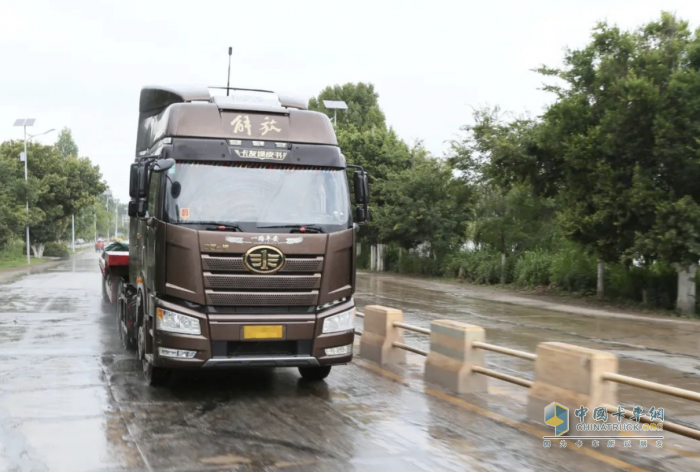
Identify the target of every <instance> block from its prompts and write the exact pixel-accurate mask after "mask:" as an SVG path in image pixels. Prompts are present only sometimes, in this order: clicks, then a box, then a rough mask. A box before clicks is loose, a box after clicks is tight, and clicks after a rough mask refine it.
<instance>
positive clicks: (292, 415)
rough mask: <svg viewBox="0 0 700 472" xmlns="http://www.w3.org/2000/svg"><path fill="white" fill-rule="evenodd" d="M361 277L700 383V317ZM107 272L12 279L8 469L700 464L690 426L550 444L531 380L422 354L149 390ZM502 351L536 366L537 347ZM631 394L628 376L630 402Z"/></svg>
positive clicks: (520, 369) (629, 368)
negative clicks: (430, 365) (457, 378)
mask: <svg viewBox="0 0 700 472" xmlns="http://www.w3.org/2000/svg"><path fill="white" fill-rule="evenodd" d="M358 280H359V284H360V286H359V293H358V296H357V300H358V304H359V305H364V304H368V303H381V304H384V305H389V306H396V307H400V308H403V309H404V310H405V311H406V320H407V321H409V322H412V323H415V324H420V325H424V326H427V325H428V324H429V321H430V319H435V318H442V317H447V318H452V319H461V320H464V321H468V322H471V323H474V324H481V325H482V326H484V327H485V328H486V329H487V340H488V341H490V342H495V343H498V344H503V345H507V346H510V347H516V348H520V349H524V350H529V351H532V350H533V349H534V346H535V344H536V342H537V341H538V340H559V341H567V342H578V343H581V344H584V345H591V346H598V347H601V346H602V347H603V348H605V349H612V350H615V351H616V352H618V354H619V355H620V356H625V357H623V361H622V363H621V372H622V373H628V374H635V375H639V376H642V374H645V377H646V378H651V379H655V380H661V379H668V380H669V382H670V381H673V383H674V384H676V385H679V386H685V387H689V388H692V386H693V385H695V389H696V390H700V388H698V376H697V375H698V369H700V367H699V366H698V363H697V362H695V359H697V357H695V356H696V355H697V348H698V344H697V343H698V335H697V331H695V332H692V330H689V329H688V328H684V329H683V330H681V331H675V330H672V329H666V330H664V329H662V328H660V327H659V326H651V325H650V326H633V327H630V326H629V323H625V324H624V325H620V326H614V327H611V326H609V325H608V324H607V322H604V321H602V320H594V319H589V320H582V319H580V318H574V317H572V316H571V315H562V314H556V313H552V312H544V311H539V312H537V311H535V312H528V311H527V309H519V308H517V307H512V306H502V305H500V304H495V303H487V302H477V301H474V300H472V299H469V298H467V297H465V296H464V295H465V292H464V290H463V289H462V288H460V287H454V286H452V287H450V286H443V285H439V284H434V283H431V282H425V281H416V280H414V279H404V278H398V277H391V276H384V275H382V276H375V275H361V276H359V279H358ZM99 284H100V276H99V272H98V269H97V256H96V255H95V254H92V253H87V254H83V255H81V256H79V257H78V258H76V259H74V260H72V261H69V262H65V263H62V264H60V265H58V266H57V267H54V268H51V269H48V270H45V271H42V272H39V273H35V274H33V275H29V276H25V277H19V278H17V279H15V280H13V281H10V282H9V283H5V284H2V285H0V301H2V303H0V471H69V472H77V471H122V470H128V471H156V470H157V471H224V470H226V471H229V470H241V471H268V470H269V471H278V470H280V471H365V470H366V471H382V472H393V471H414V470H415V471H442V470H444V471H463V470H532V471H538V470H587V471H590V470H596V471H597V470H616V469H619V468H624V469H627V470H643V469H647V470H698V469H700V460H698V457H700V456H698V454H700V449H699V448H698V446H696V444H695V443H694V442H691V441H687V440H684V439H681V438H678V437H674V438H673V439H672V438H671V437H669V439H668V440H667V441H666V444H667V446H666V445H665V447H664V449H663V450H649V451H641V450H638V449H637V450H624V449H621V448H619V449H615V450H600V451H593V450H592V449H591V448H590V447H584V448H582V449H576V448H575V446H574V445H573V444H571V443H570V444H569V446H568V448H567V449H561V448H558V447H554V448H552V449H543V447H542V438H541V435H542V434H543V432H545V433H547V434H549V433H548V432H546V431H545V430H544V429H543V428H542V426H541V425H537V424H534V423H529V422H527V421H525V420H524V406H525V403H524V399H525V398H526V396H525V395H526V391H524V390H525V389H522V388H520V387H516V386H511V385H510V384H505V383H503V382H499V381H493V382H491V384H490V385H491V387H490V392H489V393H488V394H484V395H478V396H476V395H472V396H468V395H464V396H453V395H450V394H448V393H446V392H443V391H441V390H439V389H436V388H432V387H430V386H426V385H424V384H423V382H422V372H421V369H422V359H421V358H420V357H419V356H413V355H411V356H410V357H409V363H408V365H407V366H406V367H405V368H403V369H401V370H396V371H393V372H389V371H386V370H383V369H379V368H377V367H374V366H372V365H371V364H368V363H367V362H365V361H362V360H361V359H358V360H356V361H355V362H354V363H353V364H352V365H350V366H345V367H340V368H336V369H334V371H333V372H332V373H331V376H330V377H329V378H328V379H327V381H325V382H321V383H315V384H314V383H306V382H304V381H302V380H300V378H299V375H298V373H297V371H296V370H294V369H280V370H237V371H228V372H218V373H207V374H201V373H200V374H181V375H177V376H175V377H174V378H173V380H172V381H171V383H170V384H169V385H168V386H167V387H165V388H160V389H152V388H148V387H147V386H145V385H144V383H143V382H142V379H141V373H140V365H139V363H138V362H137V361H136V359H135V356H134V354H133V353H129V352H125V351H123V350H122V349H121V348H120V347H119V344H118V339H117V336H116V330H115V321H114V317H113V315H112V314H111V313H107V312H105V311H103V310H102V309H101V301H100V285H99ZM445 292H447V293H445ZM649 329H653V330H654V331H653V332H648V330H649ZM407 338H408V339H409V341H408V342H409V343H415V344H416V345H420V344H421V343H423V342H424V340H422V339H421V338H419V337H413V336H407ZM652 344H653V346H652ZM488 362H489V364H490V366H495V367H498V368H499V369H501V370H504V371H507V372H514V373H515V372H517V373H519V374H518V375H522V376H528V375H531V371H532V366H531V365H528V364H527V363H526V362H525V361H522V362H520V361H518V360H513V359H509V358H506V359H499V358H497V357H494V356H489V357H488ZM629 394H631V393H630V392H627V391H626V390H625V389H622V392H621V396H622V397H623V401H632V397H629V398H627V397H628V395H629ZM635 399H636V397H635ZM647 400H649V399H648V398H642V397H641V396H639V402H640V403H644V402H646V401H647ZM654 400H657V399H654ZM657 403H658V401H657ZM665 405H667V408H669V410H673V412H674V413H675V414H677V415H681V414H685V415H686V419H689V420H692V415H693V414H694V415H697V414H698V411H697V408H695V409H693V408H692V405H691V407H688V405H687V404H684V403H682V402H673V401H672V400H669V401H668V402H666V404H665ZM538 436H539V437H538ZM634 467H638V469H634Z"/></svg>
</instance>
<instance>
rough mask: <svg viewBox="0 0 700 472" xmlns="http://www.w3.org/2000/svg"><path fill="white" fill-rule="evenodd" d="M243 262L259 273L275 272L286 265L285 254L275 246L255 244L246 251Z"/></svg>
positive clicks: (250, 269) (247, 267)
mask: <svg viewBox="0 0 700 472" xmlns="http://www.w3.org/2000/svg"><path fill="white" fill-rule="evenodd" d="M243 264H245V266H246V269H248V270H249V271H251V272H255V273H257V274H274V273H275V272H277V271H278V270H280V269H281V268H282V267H283V266H284V254H282V251H280V250H279V249H277V248H276V247H273V246H255V247H254V248H251V249H249V250H248V252H246V253H245V256H243Z"/></svg>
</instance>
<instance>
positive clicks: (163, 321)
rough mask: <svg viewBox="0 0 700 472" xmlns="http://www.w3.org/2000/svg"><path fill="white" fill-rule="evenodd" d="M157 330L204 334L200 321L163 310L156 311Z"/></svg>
mask: <svg viewBox="0 0 700 472" xmlns="http://www.w3.org/2000/svg"><path fill="white" fill-rule="evenodd" d="M156 328H157V329H159V330H161V331H169V332H171V333H184V334H202V330H201V328H200V327H199V319H197V318H195V317H193V316H187V315H183V314H181V313H175V312H173V311H168V310H163V309H162V308H158V310H157V311H156Z"/></svg>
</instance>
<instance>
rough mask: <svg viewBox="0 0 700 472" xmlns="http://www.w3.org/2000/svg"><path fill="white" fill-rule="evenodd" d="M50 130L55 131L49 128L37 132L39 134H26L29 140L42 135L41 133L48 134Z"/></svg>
mask: <svg viewBox="0 0 700 472" xmlns="http://www.w3.org/2000/svg"><path fill="white" fill-rule="evenodd" d="M52 131H56V130H55V129H53V128H51V129H50V130H48V131H44V132H43V133H39V134H28V135H27V136H29V139H30V140H31V139H34V138H38V137H39V136H43V135H45V134H49V133H50V132H52Z"/></svg>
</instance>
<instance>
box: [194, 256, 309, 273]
mask: <svg viewBox="0 0 700 472" xmlns="http://www.w3.org/2000/svg"><path fill="white" fill-rule="evenodd" d="M202 268H203V269H204V270H205V271H228V272H245V273H250V272H249V271H248V269H246V268H245V265H244V264H243V257H223V256H222V257H218V256H209V255H206V254H204V255H202ZM322 268H323V257H322V256H318V257H315V258H311V259H308V258H300V257H288V258H287V260H286V262H285V264H284V267H282V269H281V270H280V273H284V272H321V269H322Z"/></svg>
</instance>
